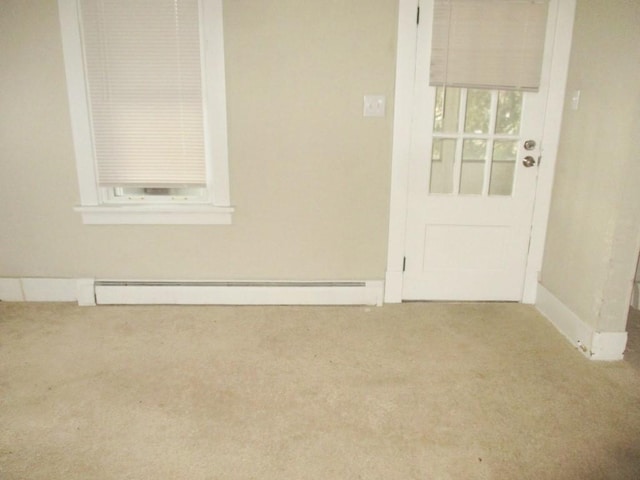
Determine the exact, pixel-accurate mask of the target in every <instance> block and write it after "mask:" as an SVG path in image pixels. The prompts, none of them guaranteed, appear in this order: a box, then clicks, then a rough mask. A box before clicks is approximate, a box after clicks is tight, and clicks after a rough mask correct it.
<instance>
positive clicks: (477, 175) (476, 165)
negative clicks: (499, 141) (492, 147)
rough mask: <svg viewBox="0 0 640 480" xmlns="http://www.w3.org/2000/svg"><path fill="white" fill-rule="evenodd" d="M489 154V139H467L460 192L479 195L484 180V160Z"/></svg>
mask: <svg viewBox="0 0 640 480" xmlns="http://www.w3.org/2000/svg"><path fill="white" fill-rule="evenodd" d="M486 155H487V141H486V140H480V139H471V140H465V141H464V143H463V145H462V170H461V172H460V193H461V194H467V195H479V194H481V193H482V184H483V182H484V162H485V158H486Z"/></svg>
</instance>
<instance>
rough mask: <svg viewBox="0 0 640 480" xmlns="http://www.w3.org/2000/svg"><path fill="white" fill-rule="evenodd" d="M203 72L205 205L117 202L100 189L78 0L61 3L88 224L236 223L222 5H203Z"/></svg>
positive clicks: (212, 1) (82, 208) (218, 1)
mask: <svg viewBox="0 0 640 480" xmlns="http://www.w3.org/2000/svg"><path fill="white" fill-rule="evenodd" d="M198 4H199V8H200V26H201V33H200V36H201V62H202V72H203V84H202V86H203V108H204V132H205V135H204V142H205V151H206V164H207V165H206V167H207V194H206V195H205V196H204V197H203V198H202V200H201V201H193V200H186V201H185V200H181V199H171V200H168V201H166V202H162V201H157V199H152V200H149V201H145V199H135V200H132V201H131V202H123V201H117V202H114V201H111V198H112V196H111V195H109V194H108V192H107V190H109V189H106V188H104V187H101V186H99V185H98V181H97V165H96V160H95V152H94V147H93V133H92V128H91V112H90V105H89V97H88V90H87V84H86V77H85V62H84V53H83V48H82V36H81V27H80V16H79V14H80V9H79V4H78V0H58V8H59V17H60V26H61V33H62V47H63V53H64V63H65V71H66V77H67V90H68V97H69V110H70V115H71V128H72V133H73V143H74V150H75V163H76V170H77V173H78V182H79V193H80V205H79V206H76V207H75V208H74V210H75V211H77V212H79V213H80V214H81V216H82V220H83V222H84V223H85V224H230V223H231V220H232V214H233V210H234V209H233V207H232V206H231V204H230V192H229V162H228V146H227V108H226V82H225V59H224V34H223V20H222V0H198Z"/></svg>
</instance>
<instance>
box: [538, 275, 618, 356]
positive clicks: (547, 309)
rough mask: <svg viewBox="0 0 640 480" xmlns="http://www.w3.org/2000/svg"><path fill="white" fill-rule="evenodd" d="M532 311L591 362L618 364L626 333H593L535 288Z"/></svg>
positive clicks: (547, 293) (549, 295) (557, 301)
mask: <svg viewBox="0 0 640 480" xmlns="http://www.w3.org/2000/svg"><path fill="white" fill-rule="evenodd" d="M535 306H536V308H537V309H538V311H539V312H540V313H542V314H543V315H544V316H545V317H546V318H547V319H548V320H549V321H550V322H551V323H552V324H553V325H554V326H555V327H556V328H557V329H558V331H559V332H560V333H562V334H563V335H564V336H565V337H566V338H567V339H568V340H569V341H570V342H571V344H572V345H573V346H574V347H576V348H577V349H578V350H579V351H580V352H582V353H583V354H584V355H585V356H586V357H587V358H589V359H591V360H606V361H613V360H622V358H623V353H624V349H625V347H626V345H627V333H626V332H597V331H595V330H594V328H593V327H591V326H590V325H588V324H587V323H585V322H584V321H583V320H582V319H581V318H580V317H578V315H576V314H575V313H574V312H573V311H571V309H569V307H567V306H566V305H565V304H564V303H563V302H562V301H561V300H560V299H558V298H557V297H556V296H555V295H553V294H552V293H551V292H550V291H549V290H547V289H546V288H545V287H544V286H543V285H542V284H538V295H537V299H536V303H535Z"/></svg>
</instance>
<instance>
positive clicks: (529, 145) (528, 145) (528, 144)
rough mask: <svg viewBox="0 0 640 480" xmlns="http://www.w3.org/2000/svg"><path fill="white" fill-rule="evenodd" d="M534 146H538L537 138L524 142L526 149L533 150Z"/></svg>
mask: <svg viewBox="0 0 640 480" xmlns="http://www.w3.org/2000/svg"><path fill="white" fill-rule="evenodd" d="M534 148H536V141H535V140H527V141H526V142H524V149H525V150H533V149H534Z"/></svg>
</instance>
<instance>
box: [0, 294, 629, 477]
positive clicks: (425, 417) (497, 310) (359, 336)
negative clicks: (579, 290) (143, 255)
mask: <svg viewBox="0 0 640 480" xmlns="http://www.w3.org/2000/svg"><path fill="white" fill-rule="evenodd" d="M608 478H611V479H627V478H628V479H637V478H640V366H634V364H633V363H631V362H629V361H623V362H615V363H595V362H590V361H588V360H587V359H585V358H584V357H583V356H582V355H581V354H580V353H578V352H577V351H576V350H574V349H573V348H572V347H571V346H570V345H569V344H568V342H567V341H566V340H565V339H564V338H563V337H561V336H560V334H559V333H557V332H556V330H555V329H554V328H553V327H552V326H551V325H549V324H548V323H547V322H546V320H545V319H544V318H542V317H541V316H540V315H539V314H538V313H537V312H536V311H535V309H533V308H532V307H529V306H523V305H518V304H491V303H488V304H448V305H447V304H403V305H387V306H384V307H381V308H365V307H265V308H263V307H84V308H81V307H77V306H74V305H70V304H28V303H24V304H0V479H2V480H13V479H29V480H32V479H33V480H35V479H46V480H57V479H65V480H72V479H92V480H93V479H95V480H101V479H118V480H122V479H136V480H138V479H140V480H142V479H189V480H197V479H221V480H222V479H224V480H226V479H230V480H235V479H260V480H263V479H264V480H270V479H278V480H285V479H296V480H298V479H322V480H327V479H363V480H364V479H367V480H368V479H381V480H382V479H384V480H395V479H398V480H400V479H402V480H408V479H421V480H423V479H454V480H460V479H463V480H464V479H537V480H539V479H554V480H570V479H582V480H584V479H608Z"/></svg>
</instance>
